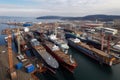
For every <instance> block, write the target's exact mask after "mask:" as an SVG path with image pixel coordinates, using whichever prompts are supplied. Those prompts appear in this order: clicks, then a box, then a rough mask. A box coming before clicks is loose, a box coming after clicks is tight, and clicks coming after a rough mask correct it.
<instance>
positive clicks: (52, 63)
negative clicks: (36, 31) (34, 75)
mask: <svg viewBox="0 0 120 80" xmlns="http://www.w3.org/2000/svg"><path fill="white" fill-rule="evenodd" d="M26 36H27V37H26V40H27V41H28V43H29V46H30V47H31V50H32V52H33V53H34V55H35V56H36V57H37V58H39V59H41V60H42V61H43V62H44V63H45V65H46V66H47V68H48V69H49V70H50V71H52V72H53V73H55V70H56V69H58V68H59V63H58V62H57V60H56V59H55V58H54V57H52V56H51V55H50V54H49V53H48V52H47V51H46V49H45V48H44V47H43V46H42V45H41V43H40V42H39V41H38V40H37V39H36V38H34V37H31V35H29V34H27V35H26Z"/></svg>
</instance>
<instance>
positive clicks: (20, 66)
mask: <svg viewBox="0 0 120 80" xmlns="http://www.w3.org/2000/svg"><path fill="white" fill-rule="evenodd" d="M15 67H16V69H21V68H22V67H23V64H22V63H21V62H20V63H17V64H16V65H15Z"/></svg>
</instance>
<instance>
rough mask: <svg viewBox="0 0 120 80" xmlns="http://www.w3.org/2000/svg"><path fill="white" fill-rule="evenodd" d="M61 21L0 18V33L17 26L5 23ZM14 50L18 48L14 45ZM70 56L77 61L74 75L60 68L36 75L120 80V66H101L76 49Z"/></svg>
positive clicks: (45, 79) (48, 79)
mask: <svg viewBox="0 0 120 80" xmlns="http://www.w3.org/2000/svg"><path fill="white" fill-rule="evenodd" d="M55 21H60V20H41V19H39V20H38V19H36V18H29V17H0V32H1V31H2V30H3V29H5V28H14V27H16V26H9V25H6V24H2V23H4V22H55ZM5 36H6V35H2V34H1V33H0V45H5V44H6V43H5V41H4V37H5ZM13 50H14V51H16V47H15V46H14V44H13ZM69 54H70V55H72V57H73V58H74V59H75V60H76V61H77V64H78V66H77V68H76V69H75V70H74V72H73V73H70V72H69V71H68V70H66V69H65V68H63V67H62V66H60V68H59V69H58V70H57V71H56V74H51V73H49V72H45V73H42V74H36V75H37V76H38V77H39V78H40V80H120V64H117V65H113V66H111V67H109V66H106V65H103V64H100V63H99V62H96V61H95V60H93V59H91V58H89V57H87V56H85V55H84V54H83V53H81V52H78V51H76V50H75V49H73V48H71V47H70V49H69Z"/></svg>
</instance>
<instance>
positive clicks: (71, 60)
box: [70, 55, 74, 63]
mask: <svg viewBox="0 0 120 80" xmlns="http://www.w3.org/2000/svg"><path fill="white" fill-rule="evenodd" d="M70 62H71V63H74V61H73V59H72V55H70Z"/></svg>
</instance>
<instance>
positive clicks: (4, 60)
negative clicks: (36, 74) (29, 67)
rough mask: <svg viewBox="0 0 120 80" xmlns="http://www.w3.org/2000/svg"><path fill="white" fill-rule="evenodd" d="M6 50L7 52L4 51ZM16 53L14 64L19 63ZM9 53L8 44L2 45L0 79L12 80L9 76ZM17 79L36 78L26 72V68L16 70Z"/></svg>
mask: <svg viewBox="0 0 120 80" xmlns="http://www.w3.org/2000/svg"><path fill="white" fill-rule="evenodd" d="M2 51H5V52H2ZM15 56H16V55H15V53H14V52H13V61H14V65H15V64H16V63H18V60H17V58H16V57H15ZM8 68H9V65H8V53H7V47H6V46H0V80H10V78H9V77H8V72H7V71H8ZM16 73H17V80H34V79H33V78H32V76H31V74H29V73H26V72H25V71H24V70H16Z"/></svg>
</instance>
